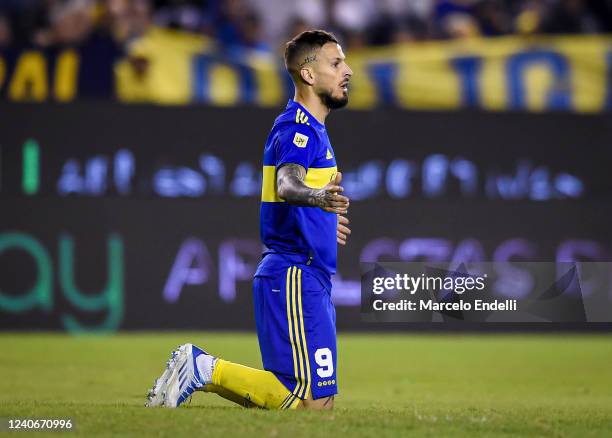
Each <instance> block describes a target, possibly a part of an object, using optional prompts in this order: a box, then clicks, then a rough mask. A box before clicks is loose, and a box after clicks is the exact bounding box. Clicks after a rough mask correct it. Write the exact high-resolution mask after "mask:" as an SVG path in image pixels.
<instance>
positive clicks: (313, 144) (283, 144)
mask: <svg viewBox="0 0 612 438" xmlns="http://www.w3.org/2000/svg"><path fill="white" fill-rule="evenodd" d="M318 148H319V139H318V137H317V135H316V133H315V131H314V129H312V128H311V127H310V126H309V125H305V124H302V123H292V124H289V125H287V126H286V127H283V129H281V130H280V131H279V133H278V141H277V145H276V167H277V168H278V167H280V166H282V165H283V164H286V163H295V164H299V165H300V166H302V167H303V168H304V169H306V170H308V168H309V167H310V165H311V164H312V162H313V161H314V159H315V157H316V152H317V149H318Z"/></svg>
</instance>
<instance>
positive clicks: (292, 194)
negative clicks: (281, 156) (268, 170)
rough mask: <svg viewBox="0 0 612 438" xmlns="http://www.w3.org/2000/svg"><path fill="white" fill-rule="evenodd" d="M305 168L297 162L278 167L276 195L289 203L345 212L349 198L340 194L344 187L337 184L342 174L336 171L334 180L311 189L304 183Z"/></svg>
mask: <svg viewBox="0 0 612 438" xmlns="http://www.w3.org/2000/svg"><path fill="white" fill-rule="evenodd" d="M304 178H306V169H304V168H303V167H302V166H300V165H299V164H294V163H287V164H285V165H283V166H282V167H281V168H280V169H278V172H277V175H276V187H277V191H278V196H279V197H280V198H282V199H284V200H285V201H287V202H288V203H290V204H293V205H301V206H308V207H319V208H321V209H323V210H325V211H328V212H331V213H338V214H345V213H346V212H347V211H348V206H349V199H348V198H347V197H346V196H342V195H340V193H342V192H343V191H344V189H343V188H342V187H341V186H340V185H339V184H340V181H341V180H342V174H341V173H340V172H338V174H337V175H336V178H335V180H334V181H332V182H330V183H329V184H327V185H326V186H325V187H323V188H322V189H313V188H310V187H308V186H307V185H306V184H304Z"/></svg>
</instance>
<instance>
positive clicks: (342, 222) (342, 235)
mask: <svg viewBox="0 0 612 438" xmlns="http://www.w3.org/2000/svg"><path fill="white" fill-rule="evenodd" d="M348 224H349V220H348V218H347V217H346V216H340V215H338V231H337V234H336V235H337V238H336V241H337V242H338V244H339V245H346V239H348V236H349V234H351V230H350V228H349V227H347V225H348Z"/></svg>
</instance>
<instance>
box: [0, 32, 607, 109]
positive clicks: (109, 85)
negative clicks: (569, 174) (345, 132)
mask: <svg viewBox="0 0 612 438" xmlns="http://www.w3.org/2000/svg"><path fill="white" fill-rule="evenodd" d="M116 57H117V54H116V53H115V52H114V51H113V50H112V48H110V47H105V48H103V50H101V49H100V47H98V46H96V45H95V44H94V45H89V46H86V47H83V48H81V49H80V50H75V49H69V50H55V51H51V52H40V51H35V50H27V51H15V50H13V51H6V52H2V53H1V55H0V94H1V95H2V96H3V99H4V100H9V101H47V100H55V101H60V102H66V101H71V100H74V99H76V98H79V97H101V96H104V95H106V97H113V96H116V97H117V98H118V99H119V100H120V101H124V102H141V103H142V102H149V103H157V104H179V105H180V104H188V103H207V104H212V105H218V106H234V105H240V104H248V105H257V106H262V107H276V106H278V105H279V104H281V103H282V102H284V101H285V100H286V99H287V98H288V97H289V96H292V95H293V88H292V84H291V81H290V79H289V77H288V76H287V74H286V72H285V70H284V67H283V65H282V63H281V61H280V60H279V59H278V58H277V57H276V56H274V55H272V54H270V53H268V52H257V51H244V50H241V51H220V50H218V48H216V47H215V45H214V44H213V43H212V42H210V41H209V40H207V39H205V38H204V37H199V36H195V35H193V34H188V33H182V32H177V31H173V30H167V29H161V28H152V30H150V31H149V32H148V33H147V34H146V35H145V36H144V37H142V38H141V39H139V40H137V41H135V42H134V43H133V44H132V45H131V48H130V52H129V56H127V57H125V58H123V59H118V58H116ZM115 59H118V60H117V62H115ZM348 62H349V64H350V66H351V67H352V69H353V70H354V72H355V75H354V77H353V81H352V92H351V103H350V107H351V108H354V109H367V108H374V107H378V106H392V107H393V106H395V107H399V108H407V109H420V110H453V109H461V108H478V109H484V110H526V111H546V110H554V111H571V112H601V111H607V110H608V109H609V108H610V107H611V106H612V89H611V82H612V80H611V79H610V78H612V74H611V71H612V38H610V37H605V36H572V37H533V38H519V37H504V38H494V39H474V40H468V41H461V42H457V41H454V42H427V43H419V44H405V45H397V46H390V47H386V48H371V49H362V50H355V51H352V52H350V53H349V54H348Z"/></svg>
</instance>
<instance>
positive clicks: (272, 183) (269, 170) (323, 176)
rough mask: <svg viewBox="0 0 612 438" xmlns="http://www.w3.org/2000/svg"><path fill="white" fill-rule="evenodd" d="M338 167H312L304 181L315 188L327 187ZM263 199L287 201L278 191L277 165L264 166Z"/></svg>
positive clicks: (267, 200) (265, 200) (264, 200)
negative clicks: (280, 196)
mask: <svg viewBox="0 0 612 438" xmlns="http://www.w3.org/2000/svg"><path fill="white" fill-rule="evenodd" d="M336 172H338V168H337V167H336V166H334V167H311V168H310V169H308V171H307V172H306V179H305V180H304V183H305V184H306V185H307V186H308V187H312V188H313V189H320V188H323V187H325V186H326V185H327V184H328V183H329V182H330V181H331V180H332V179H333V178H334V177H335V175H336ZM261 200H262V201H263V202H285V201H284V200H282V199H281V198H279V196H278V192H277V191H276V166H264V167H263V179H262V183H261Z"/></svg>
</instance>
